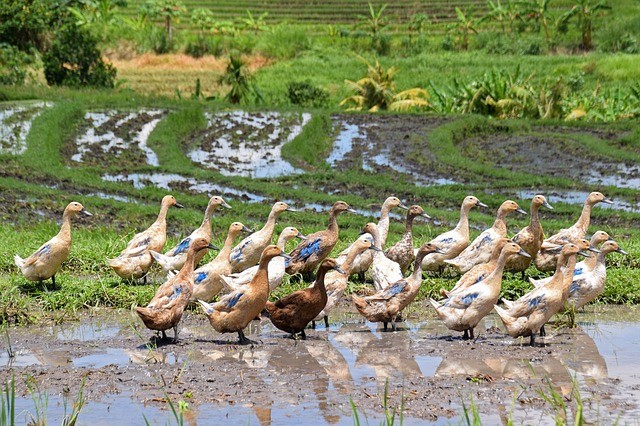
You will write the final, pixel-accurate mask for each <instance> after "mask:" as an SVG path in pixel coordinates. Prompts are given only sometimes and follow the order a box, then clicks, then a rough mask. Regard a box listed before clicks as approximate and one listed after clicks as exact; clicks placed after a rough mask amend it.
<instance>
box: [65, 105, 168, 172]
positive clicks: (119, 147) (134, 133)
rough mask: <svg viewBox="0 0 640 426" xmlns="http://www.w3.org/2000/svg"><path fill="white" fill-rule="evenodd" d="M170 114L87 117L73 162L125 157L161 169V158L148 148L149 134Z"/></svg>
mask: <svg viewBox="0 0 640 426" xmlns="http://www.w3.org/2000/svg"><path fill="white" fill-rule="evenodd" d="M166 114H167V111H165V110H151V109H150V110H146V109H142V110H139V111H136V112H122V111H115V110H109V111H93V112H87V113H86V114H85V116H84V120H85V124H84V127H85V128H86V130H85V132H84V134H82V135H80V136H79V137H78V138H77V139H76V140H75V152H74V153H73V155H71V160H72V161H75V162H78V163H85V162H89V163H91V162H95V161H98V162H101V163H103V162H105V161H106V162H109V161H112V160H121V159H122V158H124V157H132V156H133V157H141V158H140V160H143V161H144V162H146V163H147V164H149V165H151V166H159V165H160V164H159V162H158V156H157V155H156V153H155V152H154V151H153V150H152V149H151V148H149V147H148V146H147V140H148V139H149V135H150V134H151V132H152V131H153V129H155V127H156V125H157V124H158V123H159V122H160V120H162V119H163V118H164V117H165V115H166Z"/></svg>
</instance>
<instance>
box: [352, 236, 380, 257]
mask: <svg viewBox="0 0 640 426" xmlns="http://www.w3.org/2000/svg"><path fill="white" fill-rule="evenodd" d="M353 245H354V247H355V250H356V252H357V253H362V252H364V251H365V250H367V249H371V250H375V251H382V250H381V249H379V248H378V247H376V246H374V245H373V238H372V237H371V235H361V236H360V237H359V238H358V239H357V240H356V241H355V242H354V243H353Z"/></svg>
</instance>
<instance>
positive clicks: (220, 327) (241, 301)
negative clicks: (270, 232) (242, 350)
mask: <svg viewBox="0 0 640 426" xmlns="http://www.w3.org/2000/svg"><path fill="white" fill-rule="evenodd" d="M277 256H281V257H284V258H285V259H288V258H289V255H287V254H285V253H284V252H283V251H282V250H281V249H280V248H278V246H275V245H268V246H267V247H265V249H264V250H263V251H262V254H261V255H260V262H259V263H258V270H257V272H256V274H255V275H254V277H253V279H252V280H251V282H250V283H249V285H248V286H246V287H243V288H241V289H239V290H237V291H234V292H231V293H229V294H228V295H225V296H224V297H222V298H221V299H220V301H219V302H216V303H214V304H209V303H207V302H205V301H204V300H200V299H198V300H197V302H198V304H200V306H201V307H202V310H203V311H204V313H205V315H206V316H207V318H209V323H210V324H211V326H212V327H213V328H214V330H216V331H217V332H219V333H236V332H237V333H238V343H240V344H241V345H244V344H247V343H251V340H249V339H247V337H246V336H245V335H244V329H245V328H246V327H247V325H248V324H249V323H250V322H251V321H252V320H253V319H254V318H256V317H257V316H258V314H259V313H260V312H261V311H262V310H263V309H264V307H265V305H266V303H267V299H268V298H269V262H270V261H271V259H273V258H275V257H277Z"/></svg>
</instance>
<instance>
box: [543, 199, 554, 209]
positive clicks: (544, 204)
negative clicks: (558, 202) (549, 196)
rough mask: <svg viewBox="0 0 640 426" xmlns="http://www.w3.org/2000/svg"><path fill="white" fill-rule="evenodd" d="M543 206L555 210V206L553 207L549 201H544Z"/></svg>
mask: <svg viewBox="0 0 640 426" xmlns="http://www.w3.org/2000/svg"><path fill="white" fill-rule="evenodd" d="M542 207H546V208H548V209H549V210H553V207H551V204H549V203H548V202H547V201H545V202H544V203H542Z"/></svg>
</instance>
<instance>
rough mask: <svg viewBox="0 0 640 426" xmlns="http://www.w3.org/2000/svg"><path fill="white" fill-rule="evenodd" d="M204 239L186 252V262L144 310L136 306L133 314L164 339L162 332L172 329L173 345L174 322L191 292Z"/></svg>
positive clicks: (175, 330)
mask: <svg viewBox="0 0 640 426" xmlns="http://www.w3.org/2000/svg"><path fill="white" fill-rule="evenodd" d="M210 246H211V243H209V242H208V241H207V239H206V238H197V239H195V240H193V242H192V243H191V244H190V245H189V248H188V249H187V259H186V260H185V262H184V265H183V266H182V268H181V269H180V272H178V273H177V274H176V275H175V276H173V277H172V278H170V279H169V280H168V281H166V282H165V283H164V284H162V285H161V286H160V287H158V290H157V291H156V293H155V295H154V296H153V299H151V302H149V304H148V305H147V306H146V307H140V306H138V307H136V313H137V314H138V316H140V318H141V319H142V322H143V323H144V325H145V326H146V327H147V328H148V329H150V330H157V331H161V332H162V338H163V339H166V338H167V335H166V333H165V331H166V330H169V329H170V328H173V333H174V337H173V343H177V341H178V323H179V322H180V319H181V318H182V313H183V312H184V309H185V308H186V307H187V304H188V303H189V300H190V299H191V295H192V293H193V269H194V265H195V260H196V255H197V253H198V252H200V251H203V250H206V249H207V248H210Z"/></svg>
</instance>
